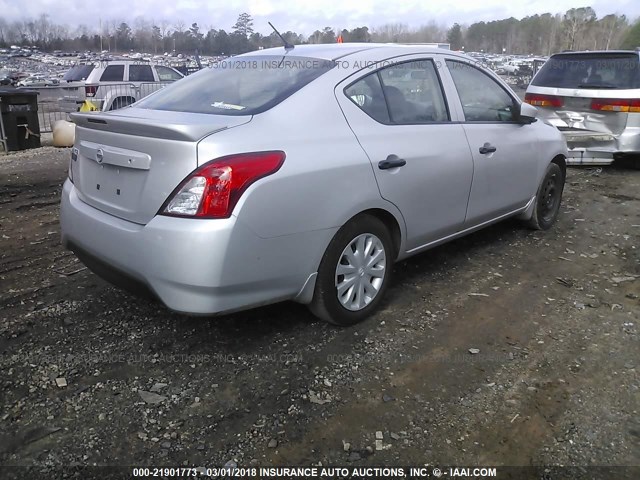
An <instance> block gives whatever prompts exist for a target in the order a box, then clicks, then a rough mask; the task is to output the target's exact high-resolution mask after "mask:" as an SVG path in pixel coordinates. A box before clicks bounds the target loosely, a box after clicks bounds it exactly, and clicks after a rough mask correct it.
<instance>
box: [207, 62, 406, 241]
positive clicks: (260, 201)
mask: <svg viewBox="0 0 640 480" xmlns="http://www.w3.org/2000/svg"><path fill="white" fill-rule="evenodd" d="M332 73H334V75H324V76H323V77H320V79H318V80H317V81H315V82H313V83H311V84H309V85H307V86H306V87H304V88H303V89H301V90H300V91H298V92H297V93H295V94H294V95H292V96H291V97H289V98H288V99H286V100H285V101H284V102H282V103H281V104H279V105H278V106H276V107H274V108H272V109H271V110H269V111H267V112H264V113H261V114H258V115H256V116H254V117H253V119H252V121H251V122H250V123H249V124H247V125H244V126H243V127H241V128H235V129H232V130H228V131H224V132H220V133H216V134H214V135H211V136H209V137H207V138H205V139H204V140H202V141H201V142H200V144H199V145H198V162H199V164H203V163H206V162H207V161H209V160H212V159H214V158H217V157H220V156H223V155H228V154H232V153H241V152H252V151H263V150H283V151H284V152H285V153H286V159H285V161H284V164H283V166H282V168H281V169H280V170H279V171H278V172H276V173H275V174H274V175H272V176H269V177H266V178H263V179H261V180H258V181H257V182H256V183H255V184H253V185H252V186H251V187H249V189H248V190H247V191H246V192H245V193H244V195H243V196H242V198H241V199H240V201H239V203H238V205H237V206H236V208H235V210H234V215H236V216H237V217H238V219H239V220H240V221H242V222H245V223H246V224H247V225H248V226H249V227H250V228H251V229H252V230H253V231H254V232H255V233H256V234H257V235H258V236H260V237H263V238H269V237H277V236H284V235H293V234H298V233H302V232H310V231H316V230H325V229H331V228H336V227H340V226H342V225H343V224H344V223H345V222H347V221H348V220H349V218H351V217H353V216H354V215H357V214H358V213H360V212H361V211H363V210H366V209H370V208H382V209H385V210H387V211H389V212H390V213H392V215H394V216H395V217H396V219H397V220H398V222H399V224H400V225H401V226H402V225H403V222H402V220H401V219H402V217H401V215H400V212H398V211H397V209H396V208H395V206H393V205H392V204H390V203H389V202H387V201H385V200H383V199H382V198H381V197H380V194H379V191H378V187H377V184H376V181H375V177H374V173H373V170H372V167H371V163H370V162H369V160H368V158H367V156H366V155H365V153H364V151H363V150H362V148H361V147H360V145H359V143H358V142H357V140H356V138H355V136H354V134H353V132H351V130H350V129H349V127H348V124H347V123H346V120H345V118H344V116H343V115H342V111H341V110H340V108H339V106H338V103H337V101H336V99H335V97H334V96H333V88H334V86H335V84H336V83H337V80H336V73H337V72H332ZM325 76H326V78H325Z"/></svg>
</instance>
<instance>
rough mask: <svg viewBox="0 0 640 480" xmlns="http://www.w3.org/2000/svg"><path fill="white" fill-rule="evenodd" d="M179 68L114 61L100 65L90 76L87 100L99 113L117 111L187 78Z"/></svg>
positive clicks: (85, 87) (133, 61)
mask: <svg viewBox="0 0 640 480" xmlns="http://www.w3.org/2000/svg"><path fill="white" fill-rule="evenodd" d="M183 76H184V75H182V74H181V73H180V72H178V71H177V70H176V69H174V68H171V67H167V66H164V65H155V64H152V63H149V62H145V61H141V60H113V61H108V62H100V63H98V64H96V66H95V67H94V68H93V70H92V71H91V73H90V74H89V75H88V76H87V79H86V81H85V85H84V90H85V95H86V97H87V100H89V101H90V102H91V103H93V104H94V105H95V106H96V108H98V109H99V110H103V111H106V110H116V109H118V108H122V107H126V106H127V105H131V104H132V103H134V102H137V101H138V100H140V99H141V98H144V97H146V96H147V95H149V94H151V93H153V92H155V91H156V90H159V89H161V88H163V87H164V86H165V85H167V84H169V83H171V82H175V81H176V80H180V79H181V78H183Z"/></svg>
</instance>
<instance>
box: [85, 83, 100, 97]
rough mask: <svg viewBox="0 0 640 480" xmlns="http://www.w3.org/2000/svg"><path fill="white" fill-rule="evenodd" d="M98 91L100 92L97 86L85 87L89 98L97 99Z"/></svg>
mask: <svg viewBox="0 0 640 480" xmlns="http://www.w3.org/2000/svg"><path fill="white" fill-rule="evenodd" d="M97 91H98V86H97V85H85V86H84V94H85V95H86V96H87V97H95V96H96V92H97Z"/></svg>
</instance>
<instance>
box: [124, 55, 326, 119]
mask: <svg viewBox="0 0 640 480" xmlns="http://www.w3.org/2000/svg"><path fill="white" fill-rule="evenodd" d="M334 66H335V63H334V62H332V61H329V60H320V59H316V58H306V57H283V56H275V55H274V56H267V55H265V56H254V57H251V56H247V57H244V56H243V57H235V58H229V59H227V60H224V61H223V62H220V63H217V64H215V65H214V66H212V67H210V68H205V69H203V70H200V71H199V72H197V73H194V74H193V75H190V76H188V77H186V78H184V79H182V80H180V81H179V82H175V83H174V84H172V85H170V86H168V87H166V88H164V89H162V90H161V91H159V92H157V93H156V94H154V95H151V96H149V97H147V98H145V99H143V100H142V101H140V102H138V103H137V104H136V106H137V107H140V108H148V109H152V110H169V111H173V112H192V113H213V114H216V115H254V114H257V113H261V112H264V111H266V110H268V109H270V108H272V107H274V106H275V105H277V104H278V103H280V102H282V101H283V100H284V99H285V98H287V97H289V96H290V95H292V94H294V93H295V92H297V91H298V90H300V89H301V88H302V87H304V86H305V85H307V84H308V83H309V82H311V81H313V80H315V79H316V78H318V77H319V76H320V75H322V74H323V73H325V72H327V71H328V70H330V69H331V68H333V67H334Z"/></svg>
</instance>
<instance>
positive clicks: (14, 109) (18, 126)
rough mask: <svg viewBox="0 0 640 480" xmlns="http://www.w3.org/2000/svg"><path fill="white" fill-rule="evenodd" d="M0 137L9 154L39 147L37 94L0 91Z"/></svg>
mask: <svg viewBox="0 0 640 480" xmlns="http://www.w3.org/2000/svg"><path fill="white" fill-rule="evenodd" d="M0 136H1V137H2V138H1V139H2V142H3V143H4V145H5V149H6V150H7V151H9V152H10V151H15V150H26V149H28V148H38V147H39V146H40V121H39V120H38V92H36V91H34V90H23V89H19V88H6V89H0Z"/></svg>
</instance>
